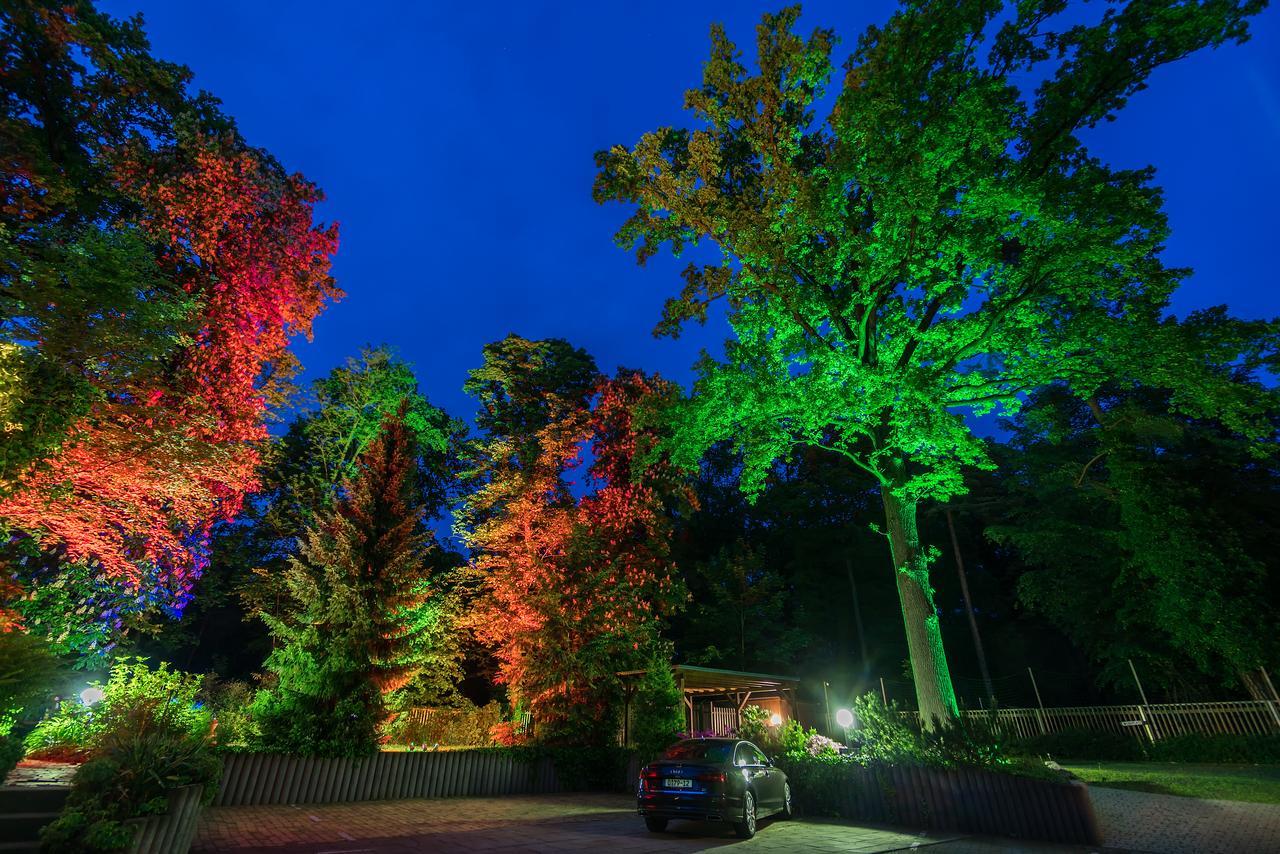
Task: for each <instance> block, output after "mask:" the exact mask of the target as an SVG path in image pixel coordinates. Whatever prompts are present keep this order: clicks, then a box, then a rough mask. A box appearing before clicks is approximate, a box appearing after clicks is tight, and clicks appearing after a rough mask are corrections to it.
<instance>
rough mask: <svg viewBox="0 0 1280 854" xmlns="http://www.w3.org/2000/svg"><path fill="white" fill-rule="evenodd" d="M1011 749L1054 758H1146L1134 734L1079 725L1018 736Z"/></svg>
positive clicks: (1021, 752) (1013, 751) (1022, 753)
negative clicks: (1019, 737) (1030, 736)
mask: <svg viewBox="0 0 1280 854" xmlns="http://www.w3.org/2000/svg"><path fill="white" fill-rule="evenodd" d="M1009 750H1010V752H1012V753H1016V754H1019V755H1023V756H1040V757H1045V758H1052V759H1107V760H1113V761H1138V760H1141V759H1143V758H1144V753H1143V749H1142V742H1140V741H1139V740H1138V739H1137V738H1135V737H1134V736H1132V735H1126V734H1123V733H1116V732H1091V731H1089V730H1078V729H1072V730H1062V731H1060V732H1052V733H1048V734H1047V735H1037V736H1035V737H1033V738H1022V739H1017V740H1016V741H1013V742H1011V743H1010V746H1009Z"/></svg>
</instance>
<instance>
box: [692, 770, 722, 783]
mask: <svg viewBox="0 0 1280 854" xmlns="http://www.w3.org/2000/svg"><path fill="white" fill-rule="evenodd" d="M697 779H698V782H700V783H723V782H724V772H723V771H708V772H707V773H705V774H699V775H698V778H697Z"/></svg>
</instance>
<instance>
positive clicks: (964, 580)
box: [947, 507, 996, 705]
mask: <svg viewBox="0 0 1280 854" xmlns="http://www.w3.org/2000/svg"><path fill="white" fill-rule="evenodd" d="M947 530H948V531H950V532H951V550H952V552H954V553H955V557H956V572H958V573H959V574H960V596H961V598H962V599H963V600H964V612H965V613H966V614H967V615H968V616H969V632H970V633H971V634H972V635H973V649H974V651H975V652H977V653H978V669H979V670H980V671H981V672H982V685H983V687H984V688H986V689H987V697H988V698H989V699H990V700H991V703H992V705H994V704H995V697H996V689H995V688H994V687H993V686H992V684H991V671H990V670H988V669H987V653H986V650H984V649H983V648H982V635H980V634H978V620H977V618H975V617H974V615H973V599H972V598H970V596H969V577H968V575H966V574H965V571H964V558H962V557H961V556H960V539H959V538H958V537H957V536H956V523H955V522H954V521H953V520H952V518H951V508H950V507H948V508H947Z"/></svg>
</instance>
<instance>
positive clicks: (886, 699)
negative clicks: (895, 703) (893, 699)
mask: <svg viewBox="0 0 1280 854" xmlns="http://www.w3.org/2000/svg"><path fill="white" fill-rule="evenodd" d="M880 699H881V700H883V701H884V704H885V707H886V708H887V707H888V705H889V694H888V692H886V691H885V690H884V677H883V676H881V677H880Z"/></svg>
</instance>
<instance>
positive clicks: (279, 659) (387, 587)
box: [255, 405, 460, 755]
mask: <svg viewBox="0 0 1280 854" xmlns="http://www.w3.org/2000/svg"><path fill="white" fill-rule="evenodd" d="M406 413H407V405H405V406H402V407H401V408H400V409H399V410H398V412H397V413H396V414H393V415H391V416H388V417H387V418H386V419H384V421H383V427H382V431H381V432H380V433H379V434H378V436H377V438H375V439H374V440H373V441H372V442H370V444H369V445H368V447H367V448H366V449H365V451H364V453H362V454H361V455H360V457H359V459H358V461H357V466H356V469H357V474H356V476H355V477H354V478H353V479H352V480H350V481H349V482H348V483H347V485H346V487H345V489H344V490H343V493H342V496H341V498H340V499H339V500H338V501H337V503H336V504H335V505H334V507H333V509H332V510H330V511H328V512H326V513H322V514H321V515H320V517H319V519H318V521H317V523H316V524H315V525H314V526H313V527H312V528H310V529H309V530H308V532H307V536H306V538H305V540H304V542H303V543H302V547H301V552H302V554H301V556H300V557H299V558H295V559H293V560H292V561H291V562H290V567H289V569H288V570H287V571H286V573H285V583H286V586H287V589H288V594H289V616H290V619H287V620H286V619H278V618H275V617H272V616H270V615H263V618H264V619H265V620H266V622H267V625H268V626H269V627H270V628H271V631H272V634H273V635H274V636H275V637H276V638H277V639H278V640H279V641H280V646H279V647H277V649H276V650H275V651H273V652H272V654H271V655H270V656H269V657H268V659H267V669H268V670H269V671H271V672H272V673H274V674H275V676H276V677H277V679H276V683H275V685H274V686H272V687H271V688H270V689H269V690H266V691H263V692H261V693H260V694H259V696H258V698H257V700H256V701H255V711H256V713H257V718H258V721H259V724H260V725H261V728H262V733H263V737H264V739H265V740H266V742H267V746H268V747H270V748H274V749H286V750H296V751H299V752H303V753H305V754H320V755H325V754H329V755H351V754H359V753H362V752H367V751H369V750H372V749H373V746H374V731H375V730H374V728H375V727H376V725H377V724H378V722H379V721H380V719H381V718H382V715H383V712H384V710H385V708H386V706H387V698H388V696H389V695H390V694H392V693H393V692H395V691H397V690H399V689H401V688H403V687H405V686H407V685H408V684H409V683H410V682H411V681H412V680H413V678H414V676H415V675H417V673H419V672H420V671H421V670H423V669H424V668H425V667H429V666H433V665H434V666H436V667H437V668H438V667H440V666H445V667H448V666H452V667H454V668H455V669H456V661H457V656H456V654H452V651H456V649H457V647H456V644H455V645H452V646H449V645H445V646H444V647H443V648H441V647H439V646H435V645H434V644H433V641H439V640H440V639H441V638H440V635H439V633H438V632H436V631H435V629H436V622H437V621H436V620H435V619H434V618H435V617H436V616H438V613H439V608H438V607H437V606H438V605H439V601H438V598H439V597H438V596H436V594H435V591H434V589H433V584H432V578H431V576H430V574H429V564H428V552H429V550H430V549H431V539H432V538H431V534H430V532H429V531H427V530H426V529H425V527H424V524H423V522H424V509H425V508H424V504H423V500H422V495H421V492H420V491H419V490H418V488H417V483H416V459H415V450H416V441H415V439H414V437H413V434H412V432H411V431H410V429H409V427H408V426H407V424H406ZM427 653H429V654H430V655H427ZM458 675H460V674H458Z"/></svg>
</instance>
